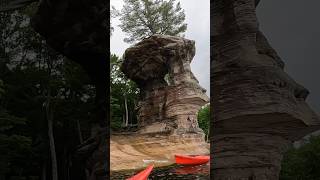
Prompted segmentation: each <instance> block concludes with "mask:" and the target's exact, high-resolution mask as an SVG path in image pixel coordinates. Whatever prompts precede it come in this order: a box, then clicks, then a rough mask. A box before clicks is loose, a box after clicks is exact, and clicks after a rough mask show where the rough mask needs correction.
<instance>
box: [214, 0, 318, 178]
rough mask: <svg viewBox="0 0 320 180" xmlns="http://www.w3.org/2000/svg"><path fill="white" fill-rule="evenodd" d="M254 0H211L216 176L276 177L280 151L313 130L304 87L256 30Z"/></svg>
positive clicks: (314, 125) (313, 117)
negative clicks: (292, 77)
mask: <svg viewBox="0 0 320 180" xmlns="http://www.w3.org/2000/svg"><path fill="white" fill-rule="evenodd" d="M257 3H258V1H255V0H242V1H238V0H215V1H214V2H213V4H212V6H211V12H213V14H212V21H211V22H212V23H213V24H212V28H211V29H212V32H211V35H212V44H211V51H212V52H211V54H212V56H213V57H212V60H213V61H212V69H211V73H212V76H211V78H212V79H211V82H212V84H211V87H212V91H211V92H212V97H213V103H212V105H213V107H212V109H213V120H214V123H213V127H211V132H213V133H212V138H211V145H212V148H211V153H212V154H213V156H212V158H213V159H212V161H211V162H212V163H213V164H212V166H211V168H212V169H211V174H212V176H213V178H214V179H215V180H216V179H242V178H243V179H268V180H269V179H270V180H271V179H272V180H274V179H278V178H279V171H280V164H281V160H282V153H283V152H284V151H285V150H286V149H287V146H288V145H289V144H290V143H291V142H292V141H294V140H297V139H299V138H301V137H302V136H304V135H306V134H307V133H309V132H312V131H314V130H315V129H318V128H319V124H320V123H319V119H318V117H317V116H316V114H315V113H314V112H313V111H312V110H311V109H310V108H309V106H308V105H307V104H306V102H305V99H306V97H307V95H308V93H309V92H308V90H307V89H305V88H304V87H303V86H301V85H299V84H298V83H296V82H295V81H294V80H293V79H291V78H290V77H289V76H288V75H287V74H286V73H285V72H284V71H283V68H284V63H283V61H282V60H281V59H280V57H279V56H278V55H277V53H276V52H275V50H274V49H273V48H272V47H271V46H270V45H269V44H268V42H267V39H266V38H265V37H264V35H263V34H262V32H260V31H259V28H258V21H257V17H256V12H255V8H256V5H257Z"/></svg>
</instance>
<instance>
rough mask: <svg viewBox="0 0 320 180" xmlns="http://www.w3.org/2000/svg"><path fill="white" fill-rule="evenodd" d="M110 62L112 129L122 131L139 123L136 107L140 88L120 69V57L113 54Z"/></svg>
mask: <svg viewBox="0 0 320 180" xmlns="http://www.w3.org/2000/svg"><path fill="white" fill-rule="evenodd" d="M110 63H111V64H110V68H111V69H110V77H111V80H110V87H111V93H110V104H111V109H110V110H111V129H112V130H113V131H121V130H124V128H125V129H128V128H131V127H132V126H134V125H136V124H137V115H136V113H137V112H136V110H135V107H136V105H137V103H138V100H137V99H138V95H139V89H138V88H137V86H136V84H135V83H134V82H133V81H131V80H129V79H127V78H126V77H125V75H124V74H123V73H122V72H121V71H120V65H121V59H120V58H119V57H117V56H116V55H111V57H110Z"/></svg>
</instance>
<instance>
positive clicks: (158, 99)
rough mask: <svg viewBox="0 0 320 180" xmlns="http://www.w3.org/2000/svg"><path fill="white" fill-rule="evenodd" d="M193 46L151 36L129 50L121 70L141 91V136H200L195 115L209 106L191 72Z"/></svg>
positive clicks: (183, 42) (190, 43)
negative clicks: (188, 134) (173, 134)
mask: <svg viewBox="0 0 320 180" xmlns="http://www.w3.org/2000/svg"><path fill="white" fill-rule="evenodd" d="M194 55H195V42H194V41H191V40H187V39H184V38H180V37H173V36H164V35H154V36H151V37H150V38H147V39H145V40H143V41H141V42H139V43H137V44H135V45H134V46H132V47H130V48H128V49H127V50H126V52H125V54H124V62H123V64H122V66H121V70H122V71H123V72H124V73H125V74H126V76H127V77H128V78H130V79H132V80H133V81H135V82H136V83H137V85H138V86H139V88H140V91H141V99H140V101H139V103H138V107H137V108H138V112H139V119H138V124H139V127H140V132H141V133H154V132H165V131H170V132H173V133H176V134H183V133H186V132H199V133H201V132H202V131H201V129H200V128H199V127H198V122H197V112H198V111H199V109H200V108H201V106H203V105H205V104H206V103H207V102H208V97H207V96H206V94H205V92H206V91H205V89H203V88H202V87H200V85H199V82H198V80H197V79H196V78H195V77H194V75H193V73H192V72H191V68H190V63H191V61H192V59H193V57H194Z"/></svg>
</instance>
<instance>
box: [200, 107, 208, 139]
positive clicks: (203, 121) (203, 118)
mask: <svg viewBox="0 0 320 180" xmlns="http://www.w3.org/2000/svg"><path fill="white" fill-rule="evenodd" d="M198 123H199V127H200V128H201V129H202V130H203V131H204V133H205V134H206V136H207V137H208V136H209V128H210V104H207V105H205V106H203V107H202V108H201V109H200V110H199V112H198Z"/></svg>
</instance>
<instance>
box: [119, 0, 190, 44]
mask: <svg viewBox="0 0 320 180" xmlns="http://www.w3.org/2000/svg"><path fill="white" fill-rule="evenodd" d="M124 3H125V5H124V6H123V8H122V10H121V12H120V13H119V16H120V21H121V24H120V28H121V29H122V31H124V32H126V33H127V35H128V38H125V39H124V41H125V42H129V43H132V42H135V41H139V40H142V39H144V38H147V37H149V36H151V35H154V34H164V35H172V36H182V35H183V33H184V32H185V31H186V30H187V24H186V23H184V21H185V13H184V10H183V9H182V8H181V5H180V2H178V3H175V0H124Z"/></svg>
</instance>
